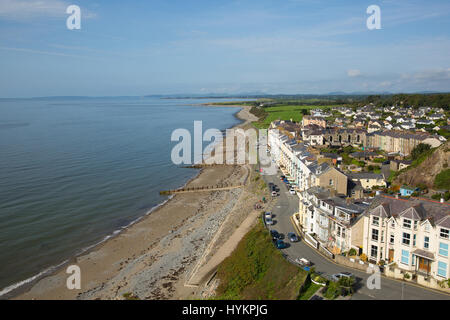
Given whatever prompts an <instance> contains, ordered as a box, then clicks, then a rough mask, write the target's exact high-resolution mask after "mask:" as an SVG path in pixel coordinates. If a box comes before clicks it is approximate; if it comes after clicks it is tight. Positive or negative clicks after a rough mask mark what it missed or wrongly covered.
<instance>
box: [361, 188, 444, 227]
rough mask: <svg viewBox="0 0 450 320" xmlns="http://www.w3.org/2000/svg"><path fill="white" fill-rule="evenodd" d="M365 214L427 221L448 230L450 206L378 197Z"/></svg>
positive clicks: (425, 201) (424, 201) (420, 200)
mask: <svg viewBox="0 0 450 320" xmlns="http://www.w3.org/2000/svg"><path fill="white" fill-rule="evenodd" d="M366 214H367V215H369V214H370V215H375V216H379V217H391V216H393V217H404V218H408V219H412V220H420V221H423V220H426V219H428V220H429V221H430V222H431V223H432V224H434V225H438V226H442V227H444V228H450V205H448V204H446V203H439V202H436V201H430V200H425V199H418V198H413V199H408V200H406V199H401V198H399V199H396V198H393V197H390V196H386V195H379V196H376V197H375V199H374V200H373V202H372V204H371V205H370V207H369V209H368V210H367V211H366Z"/></svg>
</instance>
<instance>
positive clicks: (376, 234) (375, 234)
mask: <svg viewBox="0 0 450 320" xmlns="http://www.w3.org/2000/svg"><path fill="white" fill-rule="evenodd" d="M372 240H373V241H378V230H377V229H372Z"/></svg>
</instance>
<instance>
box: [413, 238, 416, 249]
mask: <svg viewBox="0 0 450 320" xmlns="http://www.w3.org/2000/svg"><path fill="white" fill-rule="evenodd" d="M415 245H416V235H414V236H413V246H415Z"/></svg>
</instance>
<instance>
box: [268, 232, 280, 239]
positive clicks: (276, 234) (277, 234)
mask: <svg viewBox="0 0 450 320" xmlns="http://www.w3.org/2000/svg"><path fill="white" fill-rule="evenodd" d="M270 235H271V236H272V239H273V240H278V239H281V235H280V234H279V233H278V231H277V230H270Z"/></svg>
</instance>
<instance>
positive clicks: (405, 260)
mask: <svg viewBox="0 0 450 320" xmlns="http://www.w3.org/2000/svg"><path fill="white" fill-rule="evenodd" d="M401 262H402V263H403V264H407V265H409V251H408V250H402V259H401Z"/></svg>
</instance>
